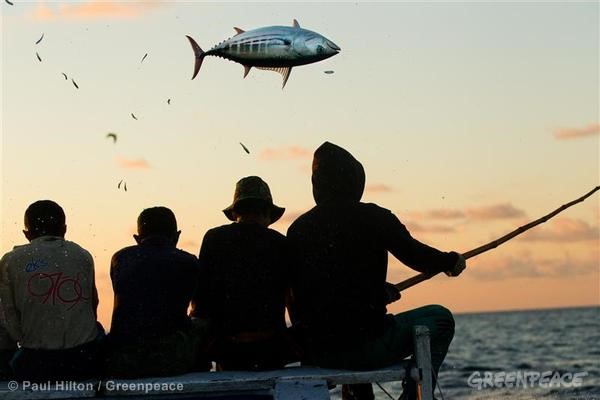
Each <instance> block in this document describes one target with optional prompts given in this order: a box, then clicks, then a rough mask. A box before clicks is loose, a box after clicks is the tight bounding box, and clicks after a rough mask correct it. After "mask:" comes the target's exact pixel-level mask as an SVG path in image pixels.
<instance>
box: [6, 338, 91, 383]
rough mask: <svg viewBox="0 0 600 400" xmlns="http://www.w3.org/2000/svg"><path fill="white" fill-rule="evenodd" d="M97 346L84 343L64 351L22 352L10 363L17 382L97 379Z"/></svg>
mask: <svg viewBox="0 0 600 400" xmlns="http://www.w3.org/2000/svg"><path fill="white" fill-rule="evenodd" d="M99 352H100V343H99V342H98V341H94V342H90V343H85V344H82V345H80V346H77V347H73V348H70V349H64V350H37V349H27V348H21V349H19V350H17V352H16V353H15V355H14V357H13V358H12V361H11V363H10V364H11V367H12V369H13V371H14V375H15V377H16V378H17V379H18V380H28V381H38V382H39V381H46V380H59V379H60V380H83V379H90V378H96V377H99V375H100V364H99V363H100V357H99Z"/></svg>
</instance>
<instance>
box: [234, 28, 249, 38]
mask: <svg viewBox="0 0 600 400" xmlns="http://www.w3.org/2000/svg"><path fill="white" fill-rule="evenodd" d="M233 29H235V32H236V33H235V34H236V36H237V35H239V34H240V33H244V32H246V31H245V30H243V29H242V28H238V27H237V26H234V27H233Z"/></svg>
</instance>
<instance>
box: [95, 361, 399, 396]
mask: <svg viewBox="0 0 600 400" xmlns="http://www.w3.org/2000/svg"><path fill="white" fill-rule="evenodd" d="M408 368H410V362H409V361H403V362H402V363H400V364H397V365H394V366H392V367H389V368H385V369H380V370H373V371H347V370H336V369H323V368H317V367H293V368H284V369H279V370H273V371H261V372H248V371H225V372H200V373H192V374H186V375H181V376H177V377H164V378H147V379H137V380H113V381H107V382H104V383H103V385H102V393H103V394H104V395H110V396H133V395H150V394H163V395H165V394H169V393H173V394H184V393H206V392H226V391H232V390H233V391H246V390H265V389H273V388H274V386H275V383H276V381H277V380H280V379H288V380H289V379H291V380H296V381H305V380H307V381H311V380H324V381H327V382H329V383H331V384H335V385H339V384H346V383H369V382H391V381H399V380H402V379H403V378H404V377H405V376H406V374H407V369H408ZM173 383H175V384H181V387H168V386H167V385H170V384H173ZM153 385H156V387H157V388H154V387H153Z"/></svg>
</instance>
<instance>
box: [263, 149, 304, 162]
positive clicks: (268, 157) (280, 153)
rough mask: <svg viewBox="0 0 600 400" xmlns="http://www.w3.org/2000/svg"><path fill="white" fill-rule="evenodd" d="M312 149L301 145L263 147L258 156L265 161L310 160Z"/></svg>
mask: <svg viewBox="0 0 600 400" xmlns="http://www.w3.org/2000/svg"><path fill="white" fill-rule="evenodd" d="M312 155H313V153H312V151H311V150H309V149H307V148H304V147H300V146H285V147H278V148H266V149H263V150H262V151H261V152H260V154H259V155H258V158H259V159H261V160H264V161H275V160H310V159H311V158H312Z"/></svg>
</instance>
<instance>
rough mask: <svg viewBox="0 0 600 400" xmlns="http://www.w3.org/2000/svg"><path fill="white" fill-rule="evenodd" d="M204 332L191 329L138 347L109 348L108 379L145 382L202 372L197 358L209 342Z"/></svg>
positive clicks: (140, 344)
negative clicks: (131, 379) (148, 379)
mask: <svg viewBox="0 0 600 400" xmlns="http://www.w3.org/2000/svg"><path fill="white" fill-rule="evenodd" d="M204 333H205V332H204V331H203V330H202V329H198V328H195V327H194V328H190V329H185V330H179V331H176V332H174V333H173V334H170V335H166V336H163V337H157V338H153V339H151V340H148V339H146V340H140V341H139V342H137V343H127V344H114V343H112V344H111V343H110V341H109V345H108V348H109V349H108V351H107V356H106V359H105V366H106V367H105V369H106V370H105V373H106V375H107V376H108V377H116V378H142V377H151V376H173V375H182V374H185V373H188V372H190V371H198V370H200V369H203V370H206V371H207V370H209V369H210V366H209V364H205V365H204V368H199V364H198V357H199V353H200V351H201V346H202V344H203V343H204V342H205V341H206V336H205V334H204Z"/></svg>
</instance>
